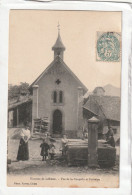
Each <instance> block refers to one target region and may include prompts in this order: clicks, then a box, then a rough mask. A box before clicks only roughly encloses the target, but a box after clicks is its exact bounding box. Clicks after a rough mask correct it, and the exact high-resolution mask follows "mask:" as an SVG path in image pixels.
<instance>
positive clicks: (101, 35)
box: [96, 32, 121, 62]
mask: <svg viewBox="0 0 132 195" xmlns="http://www.w3.org/2000/svg"><path fill="white" fill-rule="evenodd" d="M120 37H121V35H120V33H116V32H97V45H96V59H97V61H108V62H119V61H120V53H121V52H120V51H121V43H120Z"/></svg>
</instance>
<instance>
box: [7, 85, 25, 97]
mask: <svg viewBox="0 0 132 195" xmlns="http://www.w3.org/2000/svg"><path fill="white" fill-rule="evenodd" d="M28 87H29V84H28V83H26V82H25V83H22V82H21V83H20V85H9V86H8V99H9V100H11V99H16V98H19V97H20V96H21V95H22V96H26V95H29V90H28Z"/></svg>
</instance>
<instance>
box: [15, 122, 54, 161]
mask: <svg viewBox="0 0 132 195" xmlns="http://www.w3.org/2000/svg"><path fill="white" fill-rule="evenodd" d="M20 137H21V138H20V142H19V148H18V153H17V160H18V161H25V160H29V148H28V141H29V139H30V137H31V134H30V127H29V126H28V125H26V126H25V129H22V130H21V133H20ZM40 148H41V152H40V155H41V156H42V161H46V160H47V157H48V158H49V159H51V160H53V159H54V156H55V146H54V144H53V143H52V142H51V141H50V140H49V135H46V137H45V138H44V139H42V143H41V144H40Z"/></svg>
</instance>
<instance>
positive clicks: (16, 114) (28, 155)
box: [7, 10, 122, 188]
mask: <svg viewBox="0 0 132 195" xmlns="http://www.w3.org/2000/svg"><path fill="white" fill-rule="evenodd" d="M121 35H122V12H119V11H118V12H112V11H105V12H103V11H64V10H63V11H62V10H59V11H57V10H10V15H9V60H8V121H7V124H8V128H7V186H8V187H63V188H64V187H66V188H119V174H120V122H121V121H120V110H121V50H122V44H121V40H122V39H121Z"/></svg>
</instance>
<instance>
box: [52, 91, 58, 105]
mask: <svg viewBox="0 0 132 195" xmlns="http://www.w3.org/2000/svg"><path fill="white" fill-rule="evenodd" d="M53 101H54V103H56V102H57V92H56V91H54V93H53Z"/></svg>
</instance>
